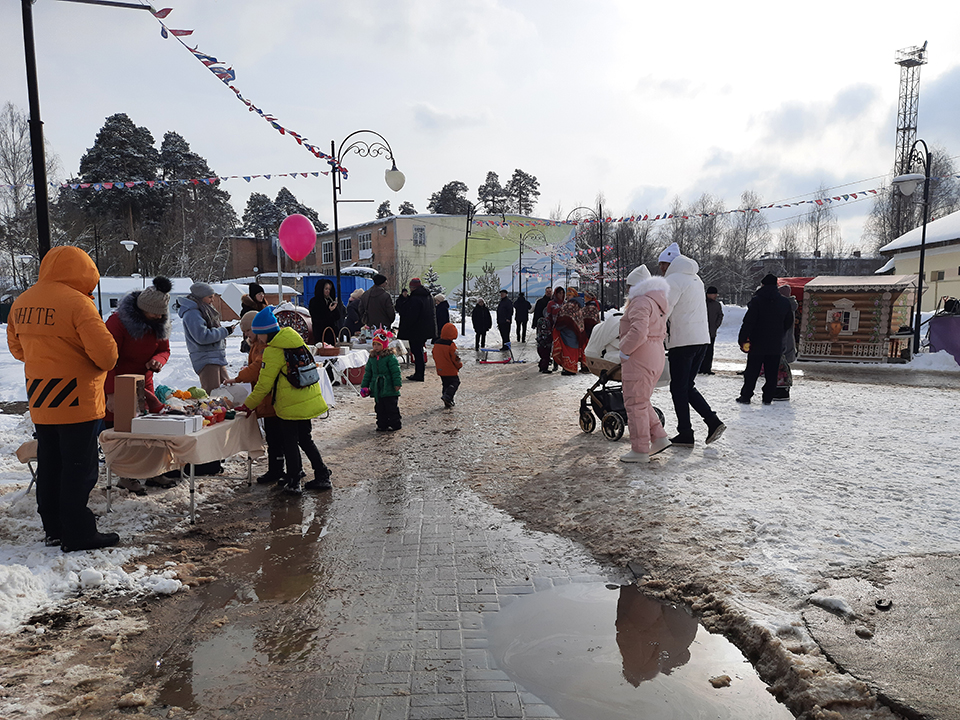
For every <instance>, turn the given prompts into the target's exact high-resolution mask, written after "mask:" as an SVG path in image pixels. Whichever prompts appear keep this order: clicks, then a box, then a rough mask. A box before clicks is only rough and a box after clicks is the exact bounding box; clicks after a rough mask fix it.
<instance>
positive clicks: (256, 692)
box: [152, 473, 791, 720]
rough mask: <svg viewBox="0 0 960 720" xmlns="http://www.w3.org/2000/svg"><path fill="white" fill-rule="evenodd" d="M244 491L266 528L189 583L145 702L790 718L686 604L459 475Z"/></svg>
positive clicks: (361, 712) (396, 714)
mask: <svg viewBox="0 0 960 720" xmlns="http://www.w3.org/2000/svg"><path fill="white" fill-rule="evenodd" d="M252 494H253V495H254V496H255V499H256V501H257V502H262V503H263V507H264V509H263V512H269V513H270V529H269V530H268V531H267V532H266V533H264V534H263V535H262V536H259V535H258V536H252V537H251V538H249V542H247V543H245V546H246V549H247V552H243V553H238V554H237V556H236V557H234V558H233V559H231V560H229V561H228V562H227V563H225V565H224V566H223V568H221V573H220V575H221V577H222V578H224V579H222V580H218V581H216V582H214V583H211V584H210V585H206V586H203V587H202V588H201V589H199V590H196V591H194V592H193V597H192V598H191V602H192V603H193V604H194V605H195V614H194V616H193V618H192V620H191V622H190V623H189V624H186V625H184V626H183V628H181V630H179V631H178V632H180V633H182V637H181V639H180V640H178V641H177V642H175V643H174V645H172V646H171V647H170V648H169V649H166V650H164V651H158V654H157V659H156V670H155V676H156V680H157V681H158V682H159V684H160V685H161V686H162V691H161V693H160V697H159V698H157V701H156V703H155V704H154V706H153V710H152V712H153V714H155V715H162V716H166V715H165V713H169V707H170V706H177V707H180V708H183V709H185V710H186V711H188V713H189V714H190V716H191V717H196V718H206V717H222V718H281V717H282V718H307V717H324V718H332V719H336V718H352V719H357V718H370V719H371V720H374V719H376V720H390V719H393V718H396V719H404V720H406V719H407V718H415V719H425V720H426V719H431V718H543V717H564V718H571V719H572V718H622V717H638V711H639V710H640V709H641V708H642V709H644V710H645V712H646V711H649V713H652V714H643V713H641V715H642V716H644V717H658V718H700V717H720V718H742V717H750V718H761V719H762V718H771V719H776V718H789V717H791V715H790V713H789V712H788V711H787V710H786V709H785V708H784V707H783V706H781V705H778V704H777V703H776V701H775V700H774V699H773V698H772V697H771V696H770V695H769V693H768V692H767V691H766V688H765V686H764V685H763V683H762V682H761V681H760V680H759V679H758V678H757V677H756V675H755V673H754V671H753V668H752V667H751V666H750V665H749V664H748V663H747V662H746V661H745V660H744V658H743V656H742V655H741V654H740V653H739V651H737V650H736V648H734V647H733V646H732V645H730V644H729V643H728V642H727V641H726V640H724V639H723V638H721V637H719V636H711V635H709V634H707V633H706V632H705V631H704V630H703V628H701V627H699V626H698V624H697V623H696V621H695V620H694V619H693V618H692V617H691V616H690V615H689V614H688V613H687V612H686V611H685V610H684V609H682V608H676V607H671V606H666V605H661V604H660V603H658V602H656V601H653V600H651V599H648V598H645V597H644V596H642V595H640V594H639V592H637V590H636V588H635V587H634V586H632V585H630V582H631V581H632V580H633V577H632V575H629V573H628V574H624V572H625V571H622V570H619V569H615V568H607V567H602V566H600V565H598V564H597V563H596V562H595V561H594V560H593V559H591V558H590V557H589V556H588V555H587V554H586V553H585V552H584V551H583V550H582V549H581V548H580V547H579V546H577V545H576V544H574V543H572V542H570V541H568V540H565V539H562V538H558V537H556V536H552V535H545V534H542V533H536V532H531V531H528V530H526V529H524V528H523V527H522V526H521V525H519V524H518V523H516V522H514V521H513V520H512V519H511V518H509V517H508V516H507V515H505V514H503V513H501V512H499V511H497V510H495V509H493V508H491V507H490V506H488V505H487V504H485V503H484V502H482V501H481V500H480V499H479V498H478V497H477V496H476V495H474V494H473V493H471V492H469V491H465V490H463V489H462V488H460V487H458V486H455V485H454V484H446V485H445V484H442V483H437V482H436V480H435V479H434V480H427V479H426V478H423V477H420V476H417V475H416V474H415V473H414V474H411V475H405V476H402V477H401V476H397V477H393V478H386V479H382V480H377V481H369V482H367V483H363V484H361V485H359V486H357V487H354V488H348V489H338V490H336V491H335V492H334V494H333V495H332V496H331V495H329V494H328V495H326V496H319V497H318V496H304V497H303V498H302V499H293V498H290V497H289V496H277V495H276V494H272V495H271V493H270V490H269V489H264V488H255V489H254V491H253V493H252ZM724 676H726V677H725V679H724ZM711 679H713V680H714V682H715V683H717V684H718V687H715V686H714V684H711ZM728 681H729V682H728ZM171 716H172V715H171Z"/></svg>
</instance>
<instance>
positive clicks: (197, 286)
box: [190, 282, 217, 298]
mask: <svg viewBox="0 0 960 720" xmlns="http://www.w3.org/2000/svg"><path fill="white" fill-rule="evenodd" d="M190 294H191V295H193V296H194V297H198V298H205V297H210V296H211V295H216V294H217V293H216V291H215V290H214V289H213V285H211V284H210V283H205V282H195V283H194V284H193V285H191V286H190Z"/></svg>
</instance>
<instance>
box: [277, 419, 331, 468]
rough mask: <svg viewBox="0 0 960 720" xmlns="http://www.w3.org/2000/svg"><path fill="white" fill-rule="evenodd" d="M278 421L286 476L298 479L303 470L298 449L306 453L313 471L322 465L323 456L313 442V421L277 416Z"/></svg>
mask: <svg viewBox="0 0 960 720" xmlns="http://www.w3.org/2000/svg"><path fill="white" fill-rule="evenodd" d="M277 419H278V420H279V421H280V423H279V427H280V436H281V439H282V442H283V459H284V461H285V462H286V464H287V472H286V475H287V478H289V479H291V480H296V479H299V477H300V472H301V471H302V470H303V461H302V460H301V459H300V449H301V448H303V452H304V453H306V455H307V459H308V460H309V461H310V465H311V466H312V467H313V471H314V472H318V471H319V470H320V469H321V468H322V467H323V458H322V457H320V450H319V449H318V448H317V445H316V443H314V442H313V423H312V421H310V420H284V419H282V418H277Z"/></svg>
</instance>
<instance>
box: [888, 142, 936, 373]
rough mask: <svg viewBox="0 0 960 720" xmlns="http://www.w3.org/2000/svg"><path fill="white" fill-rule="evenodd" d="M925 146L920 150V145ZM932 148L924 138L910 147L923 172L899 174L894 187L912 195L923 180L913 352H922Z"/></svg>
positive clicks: (914, 161)
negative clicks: (921, 334) (924, 261)
mask: <svg viewBox="0 0 960 720" xmlns="http://www.w3.org/2000/svg"><path fill="white" fill-rule="evenodd" d="M921 145H922V146H923V150H922V151H921V150H920V147H919V146H921ZM931 159H932V158H931V155H930V150H929V149H928V148H927V144H926V143H925V142H924V141H923V140H917V141H916V142H915V143H913V147H912V148H910V166H911V167H914V166H916V165H919V166H920V167H922V168H923V173H908V174H906V175H898V176H897V177H895V178H894V179H893V185H894V187H896V188H898V189H899V190H900V192H901V193H903V194H904V195H905V196H906V197H910V196H911V195H913V193H914V192H915V191H916V189H917V185H919V184H920V183H921V182H923V202H922V205H923V208H922V210H921V213H922V218H923V225H922V227H921V230H920V268H919V270H918V272H917V316H916V319H915V320H914V323H913V353H914V355H916V354H917V353H919V352H920V305H921V300H922V299H923V260H924V254H925V251H926V246H927V216H928V215H929V212H930V165H931Z"/></svg>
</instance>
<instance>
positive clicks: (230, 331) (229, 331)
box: [227, 325, 237, 335]
mask: <svg viewBox="0 0 960 720" xmlns="http://www.w3.org/2000/svg"><path fill="white" fill-rule="evenodd" d="M236 329H237V326H236V325H227V335H233V331H234V330H236Z"/></svg>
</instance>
